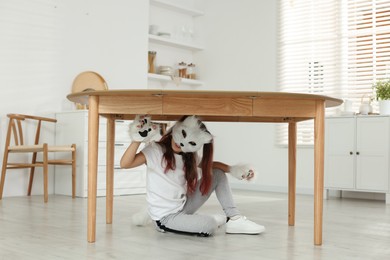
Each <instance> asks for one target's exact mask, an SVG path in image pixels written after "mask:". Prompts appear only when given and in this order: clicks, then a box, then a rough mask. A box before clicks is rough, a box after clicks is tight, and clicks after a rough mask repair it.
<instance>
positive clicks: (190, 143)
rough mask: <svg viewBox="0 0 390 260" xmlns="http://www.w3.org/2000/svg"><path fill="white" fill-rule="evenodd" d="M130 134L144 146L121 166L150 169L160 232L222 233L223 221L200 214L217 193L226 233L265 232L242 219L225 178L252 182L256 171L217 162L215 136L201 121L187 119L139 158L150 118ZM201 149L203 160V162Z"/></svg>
mask: <svg viewBox="0 0 390 260" xmlns="http://www.w3.org/2000/svg"><path fill="white" fill-rule="evenodd" d="M152 126H153V127H152ZM130 129H133V130H134V129H135V131H131V132H132V133H131V135H132V137H133V140H138V141H133V142H132V143H131V144H130V146H129V147H128V148H127V150H126V151H125V153H124V154H123V156H122V159H121V167H122V168H133V167H137V166H140V165H142V164H146V165H147V182H146V198H147V202H148V213H149V216H150V217H151V219H152V220H153V221H154V222H155V224H156V227H157V230H159V231H162V232H164V231H170V232H176V233H185V234H195V235H199V236H209V235H211V234H213V233H214V232H215V230H216V229H217V228H218V223H217V219H216V218H214V217H212V216H207V215H197V214H195V212H196V211H197V210H198V209H199V208H200V207H201V206H202V205H203V204H204V203H205V202H206V201H207V199H208V198H209V197H210V195H211V193H212V192H213V191H215V193H216V196H217V198H218V201H219V202H220V204H221V206H222V208H223V210H224V212H225V215H226V218H225V220H224V222H225V221H226V233H240V234H260V233H261V232H263V231H264V230H265V228H264V227H263V226H261V225H258V224H256V223H254V222H252V221H249V220H248V219H246V218H245V217H244V216H242V215H241V214H240V212H239V211H238V209H237V208H236V206H235V204H234V202H233V198H232V193H231V190H230V186H229V182H228V179H227V176H226V174H225V173H226V172H229V173H230V174H232V175H233V176H234V177H236V178H238V179H247V180H249V179H251V178H252V177H253V176H254V172H253V170H251V169H249V168H247V167H245V166H242V165H241V166H240V165H239V166H228V165H226V164H223V163H221V162H214V161H213V137H212V135H211V134H210V132H209V131H208V130H207V128H206V126H205V125H204V124H203V123H202V122H201V121H200V120H199V119H198V118H197V117H195V116H184V117H183V118H182V119H180V120H179V121H178V122H177V123H176V124H175V125H174V126H173V127H171V128H170V129H169V131H168V132H167V133H166V134H164V135H163V136H162V138H161V139H160V141H158V142H150V143H149V144H148V145H146V146H145V148H144V149H142V150H141V151H140V152H138V153H137V150H138V148H139V146H140V143H141V142H140V141H139V140H140V138H139V137H140V136H142V137H141V139H142V138H143V137H145V134H146V133H148V132H150V131H151V129H155V125H154V124H152V123H151V122H150V118H145V117H143V118H142V119H141V120H138V118H136V120H134V122H133V123H132V125H131V126H130ZM134 135H138V138H134ZM146 138H148V139H150V136H148V137H146ZM200 149H202V150H203V156H202V158H198V153H197V152H198V151H199V150H200Z"/></svg>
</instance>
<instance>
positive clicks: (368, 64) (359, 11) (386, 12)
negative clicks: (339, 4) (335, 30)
mask: <svg viewBox="0 0 390 260" xmlns="http://www.w3.org/2000/svg"><path fill="white" fill-rule="evenodd" d="M347 12H348V15H347V17H348V22H347V30H348V31H347V39H348V40H347V43H348V45H347V49H348V50H347V53H348V84H347V86H346V89H347V95H346V96H345V97H346V98H348V99H351V100H352V101H354V102H353V103H354V104H356V105H358V104H359V103H360V99H362V98H363V97H364V96H367V97H368V96H370V97H374V95H375V93H373V89H372V84H373V83H374V82H375V81H377V80H380V79H384V78H386V77H387V78H388V77H389V70H390V2H389V1H387V0H372V1H371V0H355V1H348V6H347Z"/></svg>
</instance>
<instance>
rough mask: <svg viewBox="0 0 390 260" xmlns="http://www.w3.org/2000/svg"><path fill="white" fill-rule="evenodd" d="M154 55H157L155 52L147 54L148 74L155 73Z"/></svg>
mask: <svg viewBox="0 0 390 260" xmlns="http://www.w3.org/2000/svg"><path fill="white" fill-rule="evenodd" d="M156 54H157V52H155V51H149V52H148V65H149V69H148V72H149V73H156V70H155V64H154V63H155V59H156Z"/></svg>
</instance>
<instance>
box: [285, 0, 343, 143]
mask: <svg viewBox="0 0 390 260" xmlns="http://www.w3.org/2000/svg"><path fill="white" fill-rule="evenodd" d="M339 5H340V2H339V1H338V0H316V1H311V0H307V1H302V0H282V1H281V3H280V22H279V25H280V30H279V32H280V35H279V86H280V91H286V92H297V93H311V94H318V95H331V96H334V97H340V96H341V95H340V93H339V92H340V89H339V82H340V81H341V79H340V70H341V66H342V64H341V55H340V52H341V46H340V45H341V44H340V40H339V39H340V34H341V21H340V20H339V17H340V15H339V12H340V8H339ZM287 138H288V132H287V126H286V125H278V126H277V143H278V144H287ZM313 141H314V135H313V122H312V121H305V122H300V123H298V125H297V144H299V145H311V144H313Z"/></svg>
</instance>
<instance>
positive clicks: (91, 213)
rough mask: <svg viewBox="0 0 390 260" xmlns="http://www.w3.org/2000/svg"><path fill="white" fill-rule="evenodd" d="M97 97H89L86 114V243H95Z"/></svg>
mask: <svg viewBox="0 0 390 260" xmlns="http://www.w3.org/2000/svg"><path fill="white" fill-rule="evenodd" d="M98 107H99V97H97V96H89V113H88V214H87V215H88V219H87V222H88V230H87V236H88V242H91V243H92V242H95V234H96V194H97V193H96V192H97V161H98V141H99V113H98Z"/></svg>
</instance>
